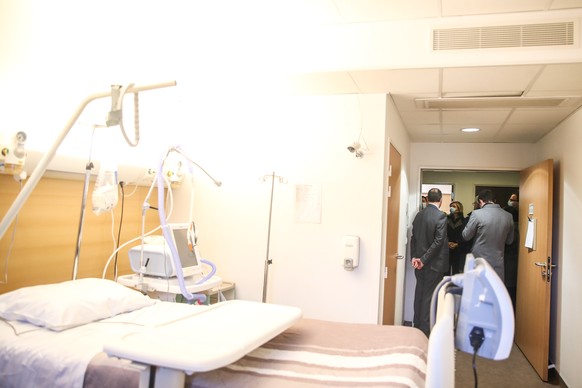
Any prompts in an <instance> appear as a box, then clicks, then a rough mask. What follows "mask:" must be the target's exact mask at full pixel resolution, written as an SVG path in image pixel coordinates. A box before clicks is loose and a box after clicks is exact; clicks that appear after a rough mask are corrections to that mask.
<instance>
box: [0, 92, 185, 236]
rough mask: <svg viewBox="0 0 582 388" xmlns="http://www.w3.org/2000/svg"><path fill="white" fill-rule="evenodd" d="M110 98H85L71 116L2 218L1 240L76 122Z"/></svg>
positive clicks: (0, 224)
mask: <svg viewBox="0 0 582 388" xmlns="http://www.w3.org/2000/svg"><path fill="white" fill-rule="evenodd" d="M170 86H176V81H171V82H165V83H158V84H152V85H144V86H131V87H129V88H128V89H127V91H126V93H138V92H141V91H146V90H153V89H160V88H165V87H170ZM110 96H111V91H107V92H101V93H95V94H92V95H90V96H88V97H87V98H85V100H83V102H82V103H81V104H80V105H79V107H78V108H77V110H76V111H75V113H74V114H73V115H72V116H71V118H70V119H69V121H68V122H67V124H66V125H65V127H64V128H63V130H62V131H61V133H60V134H59V135H58V136H57V138H56V139H55V142H54V143H53V144H52V145H51V147H50V148H49V150H48V151H47V152H46V153H45V154H44V155H43V157H42V158H41V160H40V161H39V162H38V165H37V166H36V167H35V169H34V171H33V172H32V174H30V177H29V178H28V180H27V182H26V184H25V185H24V187H23V188H22V190H21V191H20V193H19V194H18V196H17V197H16V199H15V200H14V202H13V203H12V205H11V206H10V208H9V209H8V211H7V212H6V214H5V215H4V217H3V218H2V221H1V222H0V239H2V237H4V234H5V233H6V231H7V230H8V227H9V226H10V225H11V224H12V221H14V219H15V218H16V215H17V214H18V212H19V211H20V209H21V208H22V206H23V205H24V203H25V202H26V200H27V199H28V197H29V196H30V194H31V193H32V190H34V188H35V187H36V185H37V184H38V182H39V181H40V178H42V176H43V174H44V172H45V171H46V169H47V166H48V164H49V163H50V161H51V160H52V159H53V158H54V156H55V154H56V152H57V149H58V148H59V146H60V145H61V143H62V142H63V140H64V139H65V137H66V136H67V135H68V133H69V131H70V130H71V128H72V127H73V125H75V122H76V121H77V119H78V118H79V116H80V115H81V113H82V112H83V110H84V109H85V108H86V107H87V105H89V103H90V102H92V101H93V100H97V99H100V98H105V97H110Z"/></svg>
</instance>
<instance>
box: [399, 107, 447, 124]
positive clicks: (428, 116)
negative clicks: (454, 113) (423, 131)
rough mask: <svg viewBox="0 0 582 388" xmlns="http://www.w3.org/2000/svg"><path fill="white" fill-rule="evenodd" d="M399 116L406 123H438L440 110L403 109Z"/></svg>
mask: <svg viewBox="0 0 582 388" xmlns="http://www.w3.org/2000/svg"><path fill="white" fill-rule="evenodd" d="M400 117H401V118H402V120H404V121H405V122H406V123H407V124H410V125H416V124H440V120H441V119H440V112H438V111H434V110H432V111H428V110H421V111H416V112H415V111H403V112H400Z"/></svg>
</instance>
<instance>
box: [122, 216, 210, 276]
mask: <svg viewBox="0 0 582 388" xmlns="http://www.w3.org/2000/svg"><path fill="white" fill-rule="evenodd" d="M168 227H169V229H170V232H171V233H170V235H171V238H172V243H173V244H174V246H175V247H176V252H177V254H178V256H179V258H180V264H181V266H182V272H183V274H184V277H188V276H195V275H201V274H202V272H203V266H202V263H201V262H200V254H199V252H198V247H197V246H196V234H195V231H194V225H193V224H180V223H175V224H168ZM142 249H143V262H142V260H141V255H142ZM129 260H130V264H131V269H132V270H133V271H134V272H135V273H140V268H141V264H143V266H144V267H145V268H144V275H147V276H156V277H163V278H170V277H175V276H176V275H177V271H176V267H175V264H174V260H173V258H172V251H171V249H170V246H169V244H168V242H167V241H166V239H164V238H162V237H161V236H160V238H159V239H153V240H150V241H149V242H148V243H144V244H143V245H138V246H135V247H133V248H131V249H130V250H129Z"/></svg>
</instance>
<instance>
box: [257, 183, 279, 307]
mask: <svg viewBox="0 0 582 388" xmlns="http://www.w3.org/2000/svg"><path fill="white" fill-rule="evenodd" d="M267 178H271V200H270V204H269V228H268V230H267V254H266V257H265V271H264V277H263V303H265V302H266V301H267V281H268V278H269V265H271V264H273V260H272V259H270V258H269V256H270V254H269V250H270V244H271V218H272V215H273V192H274V190H275V178H278V179H279V182H280V183H283V182H284V178H283V177H281V176H278V175H275V172H273V173H272V174H271V175H264V176H263V178H262V180H263V182H264V181H266V180H267Z"/></svg>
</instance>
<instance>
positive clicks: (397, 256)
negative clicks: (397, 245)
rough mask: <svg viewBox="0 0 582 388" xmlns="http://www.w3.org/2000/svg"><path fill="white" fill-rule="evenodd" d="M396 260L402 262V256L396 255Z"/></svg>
mask: <svg viewBox="0 0 582 388" xmlns="http://www.w3.org/2000/svg"><path fill="white" fill-rule="evenodd" d="M396 259H398V260H404V256H402V255H396Z"/></svg>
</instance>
